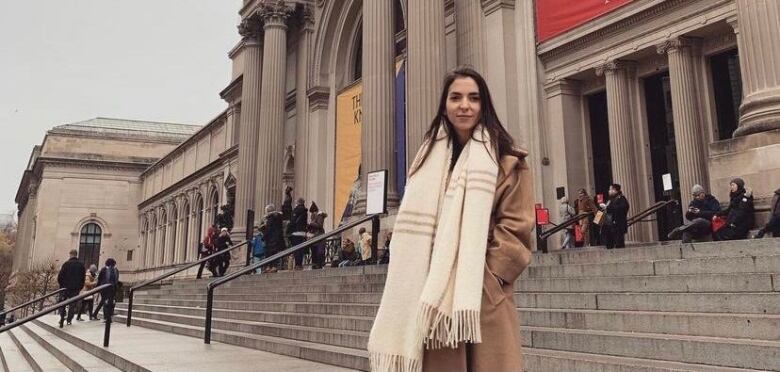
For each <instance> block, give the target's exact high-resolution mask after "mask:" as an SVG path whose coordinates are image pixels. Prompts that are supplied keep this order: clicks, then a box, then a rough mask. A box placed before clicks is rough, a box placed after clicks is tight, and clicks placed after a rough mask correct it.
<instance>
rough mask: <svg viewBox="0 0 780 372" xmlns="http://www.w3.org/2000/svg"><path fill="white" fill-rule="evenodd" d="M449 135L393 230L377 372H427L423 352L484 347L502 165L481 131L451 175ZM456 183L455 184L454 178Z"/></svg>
mask: <svg viewBox="0 0 780 372" xmlns="http://www.w3.org/2000/svg"><path fill="white" fill-rule="evenodd" d="M448 143H449V141H448V140H447V137H446V135H445V134H444V132H443V129H442V130H441V131H440V132H439V135H438V136H437V139H436V140H434V141H429V142H427V143H426V144H424V145H423V146H422V148H421V149H420V151H419V152H418V154H417V158H416V159H415V164H414V165H413V167H414V166H417V163H418V162H419V161H420V157H421V154H423V153H424V151H425V148H426V146H433V148H432V149H431V152H430V154H429V155H428V159H427V160H426V161H425V162H424V163H423V164H422V165H421V166H420V168H419V169H418V170H417V171H416V172H415V173H414V174H413V175H412V176H411V177H410V178H409V181H408V184H407V186H406V192H405V193H404V198H403V201H402V203H401V207H400V210H399V212H398V216H397V218H396V222H395V228H394V230H393V240H392V242H391V243H390V244H391V247H390V250H391V251H392V252H393V259H392V260H391V262H390V267H389V269H388V273H387V281H386V283H385V290H384V294H383V296H382V302H381V305H380V306H379V311H378V313H377V316H376V319H375V320H374V326H373V328H372V329H371V336H370V337H369V339H368V352H369V359H370V363H371V370H373V371H403V372H406V371H409V372H412V371H420V370H422V358H423V348H424V347H427V348H429V349H435V348H442V347H457V344H458V343H459V342H464V341H465V342H472V343H479V342H481V341H482V337H481V333H480V323H479V312H480V305H481V303H482V302H481V301H482V282H483V275H484V267H485V254H486V249H487V238H488V229H489V224H490V216H491V209H492V205H493V197H494V193H495V188H496V179H497V176H498V162H497V160H496V156H495V155H494V154H493V153H492V150H490V151H489V150H488V149H491V148H492V147H491V145H490V138H489V135H488V133H487V131H485V130H483V127H482V126H478V127H477V128H476V129H475V130H474V134H473V135H472V139H471V140H469V142H468V143H467V144H466V145H465V146H464V147H463V151H462V152H461V154H460V157H459V158H458V160H457V162H456V163H455V167H454V169H453V171H452V175H451V176H450V175H449V173H448V170H449V167H450V159H451V158H452V147H451V146H449V145H448ZM448 176H449V183H447V178H448Z"/></svg>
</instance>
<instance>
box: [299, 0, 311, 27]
mask: <svg viewBox="0 0 780 372" xmlns="http://www.w3.org/2000/svg"><path fill="white" fill-rule="evenodd" d="M301 21H302V25H303V27H302V29H303V30H304V31H306V32H314V7H313V6H311V4H306V5H304V6H303V12H302V16H301Z"/></svg>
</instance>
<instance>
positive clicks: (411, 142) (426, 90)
mask: <svg viewBox="0 0 780 372" xmlns="http://www.w3.org/2000/svg"><path fill="white" fill-rule="evenodd" d="M364 6H365V4H364ZM407 14H408V15H409V16H408V26H407V33H406V35H407V38H408V58H407V59H408V64H409V65H408V69H407V75H406V94H407V99H406V110H407V111H406V117H407V120H406V149H407V150H406V153H407V155H408V156H407V157H406V166H407V168H408V167H409V166H410V165H411V164H412V161H414V156H415V155H416V154H417V150H418V149H419V148H420V145H421V144H422V140H423V136H424V135H425V131H426V130H427V129H428V126H429V125H430V123H431V119H433V118H434V116H437V115H438V114H439V113H438V112H437V111H438V105H439V102H438V101H439V96H440V94H441V85H442V79H443V78H444V74H445V70H446V66H447V64H446V51H445V43H444V3H443V2H441V1H428V0H410V1H409V4H408V10H407ZM388 22H390V21H389V20H388ZM365 36H366V34H365V33H364V34H363V37H365ZM363 114H364V115H365V112H364V113H363ZM363 122H364V123H365V122H367V120H364V121H363Z"/></svg>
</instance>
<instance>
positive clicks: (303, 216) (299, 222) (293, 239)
mask: <svg viewBox="0 0 780 372" xmlns="http://www.w3.org/2000/svg"><path fill="white" fill-rule="evenodd" d="M308 220H309V215H308V213H307V211H306V201H305V200H304V199H303V198H298V200H297V201H296V203H295V209H293V211H292V218H291V219H290V224H289V225H287V229H288V230H289V231H290V246H292V247H294V246H296V245H298V244H302V243H303V242H305V241H306V230H307V229H308V227H309V221H308ZM311 250H312V249H311V248H306V249H300V250H298V251H297V252H295V253H294V254H293V256H294V257H295V270H303V256H304V254H305V253H306V251H311Z"/></svg>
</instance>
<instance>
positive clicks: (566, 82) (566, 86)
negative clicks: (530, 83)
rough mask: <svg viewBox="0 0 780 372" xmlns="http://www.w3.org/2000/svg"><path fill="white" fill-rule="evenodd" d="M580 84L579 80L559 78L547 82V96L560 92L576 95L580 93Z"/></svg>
mask: <svg viewBox="0 0 780 372" xmlns="http://www.w3.org/2000/svg"><path fill="white" fill-rule="evenodd" d="M580 86H581V84H580V81H579V80H572V79H559V80H553V81H551V82H549V83H547V84H545V85H544V91H545V93H547V98H550V97H553V96H557V95H560V94H565V95H574V96H576V95H579V94H580Z"/></svg>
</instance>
